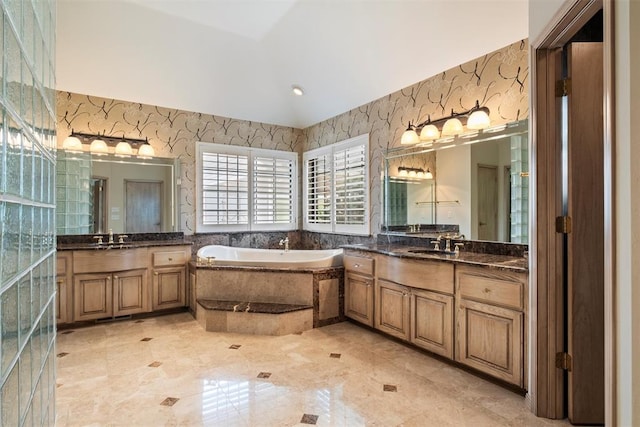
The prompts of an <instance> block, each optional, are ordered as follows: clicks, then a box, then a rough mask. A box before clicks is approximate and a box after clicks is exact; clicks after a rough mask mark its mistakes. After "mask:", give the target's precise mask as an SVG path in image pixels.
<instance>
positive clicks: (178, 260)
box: [153, 251, 188, 267]
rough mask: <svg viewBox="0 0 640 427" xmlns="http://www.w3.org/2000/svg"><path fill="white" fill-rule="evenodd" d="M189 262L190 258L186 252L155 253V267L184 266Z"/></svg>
mask: <svg viewBox="0 0 640 427" xmlns="http://www.w3.org/2000/svg"><path fill="white" fill-rule="evenodd" d="M187 261H188V256H187V253H186V252H185V251H163V252H154V253H153V266H154V267H165V266H175V265H184V264H186V263H187Z"/></svg>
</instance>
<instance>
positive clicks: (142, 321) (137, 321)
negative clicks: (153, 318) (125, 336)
mask: <svg viewBox="0 0 640 427" xmlns="http://www.w3.org/2000/svg"><path fill="white" fill-rule="evenodd" d="M133 323H144V320H136V321H135V322H133Z"/></svg>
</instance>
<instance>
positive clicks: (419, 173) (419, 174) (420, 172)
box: [416, 171, 424, 178]
mask: <svg viewBox="0 0 640 427" xmlns="http://www.w3.org/2000/svg"><path fill="white" fill-rule="evenodd" d="M416 175H417V176H418V178H424V172H423V171H418V173H417V174H416Z"/></svg>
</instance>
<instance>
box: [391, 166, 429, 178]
mask: <svg viewBox="0 0 640 427" xmlns="http://www.w3.org/2000/svg"><path fill="white" fill-rule="evenodd" d="M398 176H402V177H409V178H417V179H433V174H432V173H431V171H430V170H429V169H427V170H426V171H425V170H424V169H422V168H409V167H405V166H399V167H398Z"/></svg>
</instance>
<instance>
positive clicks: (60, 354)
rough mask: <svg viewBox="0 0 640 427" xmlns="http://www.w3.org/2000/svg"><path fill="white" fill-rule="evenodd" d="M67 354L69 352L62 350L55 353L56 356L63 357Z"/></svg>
mask: <svg viewBox="0 0 640 427" xmlns="http://www.w3.org/2000/svg"><path fill="white" fill-rule="evenodd" d="M67 354H69V353H65V352H62V353H58V354H56V356H57V357H65V356H66V355H67Z"/></svg>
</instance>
